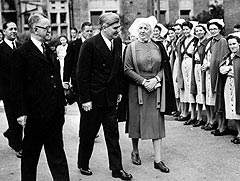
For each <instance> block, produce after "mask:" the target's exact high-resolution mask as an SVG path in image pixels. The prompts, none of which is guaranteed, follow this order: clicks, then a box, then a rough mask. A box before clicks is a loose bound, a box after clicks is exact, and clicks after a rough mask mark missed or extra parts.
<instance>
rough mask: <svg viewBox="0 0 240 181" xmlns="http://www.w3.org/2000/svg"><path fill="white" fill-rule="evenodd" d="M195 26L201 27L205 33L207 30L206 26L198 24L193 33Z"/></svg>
mask: <svg viewBox="0 0 240 181" xmlns="http://www.w3.org/2000/svg"><path fill="white" fill-rule="evenodd" d="M197 27H201V28H202V29H203V30H204V32H205V33H204V34H205V35H206V34H207V30H206V28H205V27H204V26H203V25H201V24H198V25H197V26H195V28H194V34H195V30H196V28H197Z"/></svg>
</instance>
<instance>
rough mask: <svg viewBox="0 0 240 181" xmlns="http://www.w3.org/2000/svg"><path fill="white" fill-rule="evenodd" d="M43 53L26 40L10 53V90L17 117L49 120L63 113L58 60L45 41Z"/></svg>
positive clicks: (63, 100)
mask: <svg viewBox="0 0 240 181" xmlns="http://www.w3.org/2000/svg"><path fill="white" fill-rule="evenodd" d="M45 46H46V56H44V55H43V54H42V53H41V51H40V50H39V49H38V48H37V47H36V46H35V44H34V43H33V42H32V41H31V40H29V41H28V42H26V43H25V44H23V45H22V46H21V47H20V48H18V49H17V50H15V51H14V52H13V55H12V58H13V60H14V62H13V64H12V74H11V93H12V99H13V101H14V103H15V106H16V110H17V112H16V114H17V117H19V116H22V115H27V116H28V117H31V118H36V119H43V120H48V118H52V117H54V115H56V112H57V113H58V114H62V115H64V104H65V99H64V92H63V87H62V82H61V77H60V63H59V61H58V60H57V58H56V54H54V53H53V52H52V50H51V49H50V47H49V46H48V45H47V44H46V45H45Z"/></svg>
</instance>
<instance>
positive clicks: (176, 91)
mask: <svg viewBox="0 0 240 181" xmlns="http://www.w3.org/2000/svg"><path fill="white" fill-rule="evenodd" d="M178 64H179V60H178V58H176V59H175V61H174V65H173V72H172V74H173V87H174V93H175V98H176V99H179V98H180V91H179V88H178V83H177V71H178Z"/></svg>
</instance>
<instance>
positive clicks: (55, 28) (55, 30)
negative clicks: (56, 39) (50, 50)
mask: <svg viewBox="0 0 240 181" xmlns="http://www.w3.org/2000/svg"><path fill="white" fill-rule="evenodd" d="M51 31H52V34H53V35H54V34H58V27H57V26H52V28H51Z"/></svg>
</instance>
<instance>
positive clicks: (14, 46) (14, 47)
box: [12, 41, 16, 50]
mask: <svg viewBox="0 0 240 181" xmlns="http://www.w3.org/2000/svg"><path fill="white" fill-rule="evenodd" d="M12 45H13V50H15V49H16V45H15V43H14V41H12Z"/></svg>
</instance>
